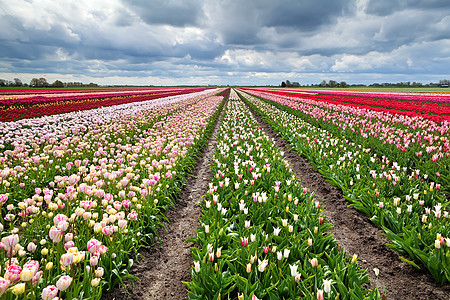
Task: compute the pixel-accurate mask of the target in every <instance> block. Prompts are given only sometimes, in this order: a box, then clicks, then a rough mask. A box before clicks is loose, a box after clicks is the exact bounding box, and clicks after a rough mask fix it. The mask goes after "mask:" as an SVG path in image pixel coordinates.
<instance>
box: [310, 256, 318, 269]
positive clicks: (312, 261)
mask: <svg viewBox="0 0 450 300" xmlns="http://www.w3.org/2000/svg"><path fill="white" fill-rule="evenodd" d="M318 265H319V261H318V260H317V258H315V257H314V258H312V259H311V266H312V267H313V268H316V267H317V266H318Z"/></svg>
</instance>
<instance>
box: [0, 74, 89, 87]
mask: <svg viewBox="0 0 450 300" xmlns="http://www.w3.org/2000/svg"><path fill="white" fill-rule="evenodd" d="M83 86H89V87H96V86H98V84H96V83H93V82H91V83H89V84H84V83H82V82H62V81H61V80H55V81H54V82H53V83H49V82H48V81H47V79H46V78H44V77H41V78H33V79H31V81H30V83H25V82H22V80H20V79H19V78H14V79H13V80H12V81H11V80H6V79H0V87H36V88H43V87H45V88H50V87H54V88H63V87H83Z"/></svg>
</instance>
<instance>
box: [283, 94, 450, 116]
mask: <svg viewBox="0 0 450 300" xmlns="http://www.w3.org/2000/svg"><path fill="white" fill-rule="evenodd" d="M274 92H275V91H274ZM278 92H279V93H280V94H290V95H292V96H297V92H294V91H278ZM308 97H310V98H311V99H314V100H317V101H324V102H327V103H334V104H345V103H348V104H349V105H350V106H357V107H368V108H369V109H375V108H382V109H387V110H389V111H390V112H393V113H401V112H403V111H404V112H413V113H416V114H417V115H421V116H422V117H423V115H424V114H429V115H440V116H442V115H449V114H450V106H449V105H446V104H443V103H434V102H423V101H413V100H410V101H399V100H395V99H389V98H377V97H373V96H372V97H369V96H367V95H366V94H364V95H346V94H344V95H341V94H332V95H329V94H322V93H319V94H315V95H311V94H310V95H309V96H308ZM442 117H444V119H443V120H445V118H447V120H450V119H449V118H448V117H449V116H442Z"/></svg>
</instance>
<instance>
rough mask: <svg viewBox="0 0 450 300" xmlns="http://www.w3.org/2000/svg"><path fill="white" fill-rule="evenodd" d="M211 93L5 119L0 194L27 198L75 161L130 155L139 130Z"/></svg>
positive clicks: (154, 149) (75, 164)
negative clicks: (11, 119)
mask: <svg viewBox="0 0 450 300" xmlns="http://www.w3.org/2000/svg"><path fill="white" fill-rule="evenodd" d="M214 93H215V92H214V91H213V92H208V93H206V92H201V93H199V94H197V95H191V96H189V95H182V96H177V97H170V98H164V99H158V100H152V101H145V102H140V103H139V104H134V105H133V104H125V105H118V106H113V107H103V108H100V109H96V110H89V111H83V112H78V113H74V112H72V113H70V114H63V115H58V116H52V117H46V118H39V119H32V120H20V121H17V122H10V123H6V124H7V126H5V128H4V132H5V135H4V136H3V137H2V138H0V143H1V142H2V141H1V139H3V143H9V144H10V145H11V148H13V150H4V151H3V153H1V154H2V155H1V156H0V167H1V168H0V194H2V193H6V192H8V193H9V196H10V198H11V199H25V198H27V197H31V196H32V195H33V193H34V190H35V189H36V188H42V187H43V186H47V185H48V184H49V183H51V182H53V183H52V185H57V184H58V182H59V181H61V178H62V177H63V176H67V177H70V176H71V175H72V174H73V173H74V172H75V173H76V172H78V168H79V167H80V165H81V164H82V165H83V166H84V167H86V168H87V167H88V166H87V164H89V162H92V161H93V162H94V163H97V162H98V161H99V160H102V161H103V160H104V157H105V156H112V155H113V154H114V155H115V156H118V157H119V158H115V159H114V162H116V163H119V164H120V163H121V162H122V161H124V160H127V159H128V158H127V157H126V155H128V154H129V152H132V153H131V154H134V153H133V151H135V150H136V149H130V146H131V145H132V144H135V143H136V142H137V141H138V140H139V138H138V135H142V131H143V130H146V129H149V128H151V127H152V126H154V125H155V123H157V122H158V121H160V120H161V118H162V117H163V116H165V115H167V114H169V113H172V112H174V111H176V110H179V109H182V108H183V107H186V106H188V105H192V104H193V103H195V102H196V101H199V100H200V99H202V98H203V97H205V96H206V95H213V94H214ZM156 125H157V124H156ZM164 143H165V141H164V137H161V139H160V141H158V143H155V144H153V145H147V146H151V148H152V152H153V154H154V155H156V156H158V155H159V153H160V152H161V150H162V149H158V148H160V147H162V146H163V145H164ZM122 144H123V145H122ZM108 148H110V149H108ZM116 148H118V149H116ZM121 156H123V157H121ZM110 160H111V158H108V162H110V163H111V161H110ZM43 170H46V172H43Z"/></svg>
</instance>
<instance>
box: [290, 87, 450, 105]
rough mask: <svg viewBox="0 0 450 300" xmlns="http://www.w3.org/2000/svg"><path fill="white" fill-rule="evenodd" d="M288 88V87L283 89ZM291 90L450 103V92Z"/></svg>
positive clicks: (295, 90)
mask: <svg viewBox="0 0 450 300" xmlns="http://www.w3.org/2000/svg"><path fill="white" fill-rule="evenodd" d="M283 90H286V89H283ZM290 91H291V92H297V93H299V92H302V93H311V92H313V93H316V94H317V93H320V94H324V95H338V96H350V97H352V96H358V97H365V98H375V99H388V100H396V101H410V102H415V103H417V102H425V103H426V102H430V103H442V104H450V93H449V92H445V91H443V92H413V91H409V92H374V91H354V90H342V89H341V90H328V89H327V90H324V89H314V90H304V89H291V90H290Z"/></svg>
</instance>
